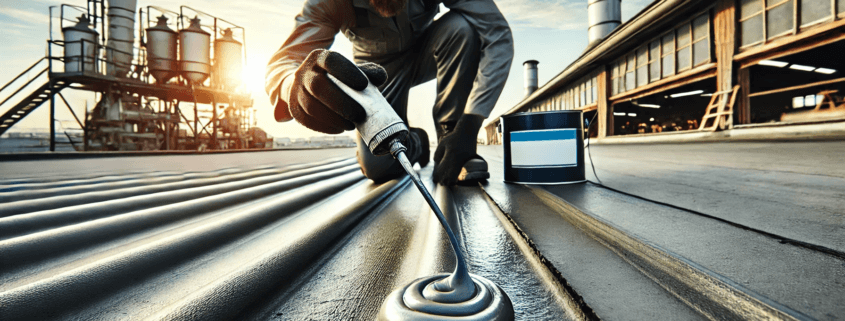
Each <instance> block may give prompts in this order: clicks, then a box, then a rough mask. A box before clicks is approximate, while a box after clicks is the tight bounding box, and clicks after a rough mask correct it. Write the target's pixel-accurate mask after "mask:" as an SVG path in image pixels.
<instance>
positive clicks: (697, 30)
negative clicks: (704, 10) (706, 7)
mask: <svg viewBox="0 0 845 321" xmlns="http://www.w3.org/2000/svg"><path fill="white" fill-rule="evenodd" d="M692 39H693V44H692V60H693V66H698V65H700V64H703V63H707V62H710V15H709V14H703V15H701V16H699V17H698V18H695V20H693V21H692Z"/></svg>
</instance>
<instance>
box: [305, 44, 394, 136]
mask: <svg viewBox="0 0 845 321" xmlns="http://www.w3.org/2000/svg"><path fill="white" fill-rule="evenodd" d="M362 72H363V73H362ZM326 74H331V75H332V76H334V77H335V78H337V79H338V80H340V81H341V82H343V83H344V84H346V85H347V86H349V87H350V88H352V89H355V90H364V89H365V88H367V84H368V82H372V83H373V85H375V86H381V84H383V83H384V82H385V81H387V72H386V71H385V70H384V68H382V67H381V66H379V65H378V64H374V63H364V64H361V65H357V66H356V65H355V64H354V63H352V62H351V61H349V59H346V57H344V56H343V55H341V54H339V53H337V52H334V51H331V50H325V49H317V50H314V51H312V52H311V53H310V54H308V57H306V58H305V61H303V62H302V65H300V66H299V68H298V69H296V72H295V73H294V80H293V85H292V86H291V90H290V99H289V100H290V101H289V102H288V110H289V111H290V114H291V116H293V118H294V119H296V121H298V122H299V123H300V124H302V125H303V126H305V127H308V128H310V129H312V130H316V131H318V132H322V133H326V134H340V133H342V132H343V131H345V130H353V129H355V124H353V122H359V121H362V120H364V117H365V116H366V114H365V112H364V108H363V107H361V105H360V104H358V102H357V101H355V100H354V99H352V98H351V97H349V96H348V95H346V94H345V93H344V92H343V91H342V90H341V89H340V88H339V87H338V86H337V85H335V84H334V83H333V82H332V81H331V80H330V79H329V78H328V76H326Z"/></svg>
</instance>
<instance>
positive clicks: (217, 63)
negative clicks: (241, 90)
mask: <svg viewBox="0 0 845 321" xmlns="http://www.w3.org/2000/svg"><path fill="white" fill-rule="evenodd" d="M242 55H243V44H241V43H240V42H238V41H237V40H235V38H234V37H233V35H232V29H231V28H227V29H226V30H224V31H223V37H222V38H219V39H217V40H216V41H215V42H214V75H215V77H216V78H217V83H218V84H220V85H222V86H223V87H224V88H227V89H233V88H236V87H237V86H239V85H240V84H241V78H242V75H241V74H242V72H243V58H242Z"/></svg>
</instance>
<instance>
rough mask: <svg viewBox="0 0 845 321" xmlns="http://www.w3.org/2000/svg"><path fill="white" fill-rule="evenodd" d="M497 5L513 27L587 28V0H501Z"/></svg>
mask: <svg viewBox="0 0 845 321" xmlns="http://www.w3.org/2000/svg"><path fill="white" fill-rule="evenodd" d="M496 5H497V6H498V7H499V10H501V11H502V14H504V15H505V18H506V19H508V23H509V24H510V25H511V27H512V28H521V27H527V28H549V29H560V30H574V29H586V28H587V15H586V13H587V4H586V1H572V0H567V1H543V0H500V1H496Z"/></svg>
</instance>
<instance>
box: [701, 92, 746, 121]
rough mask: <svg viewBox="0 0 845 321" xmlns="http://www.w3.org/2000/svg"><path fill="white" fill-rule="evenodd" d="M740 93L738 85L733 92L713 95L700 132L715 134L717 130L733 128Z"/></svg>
mask: <svg viewBox="0 0 845 321" xmlns="http://www.w3.org/2000/svg"><path fill="white" fill-rule="evenodd" d="M738 91H739V86H738V85H737V86H734V87H733V89H731V90H723V91H719V92H715V93H713V96H712V97H710V103H709V104H708V105H707V109H706V110H705V112H704V117H703V118H702V119H701V126H699V127H698V130H702V131H711V132H715V131H716V130H724V129H730V128H733V119H734V116H733V115H734V110H733V109H734V108H733V106H734V102H736V93H737V92H738ZM728 94H731V99H730V102H728V99H727V98H728V97H727V96H728Z"/></svg>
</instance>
